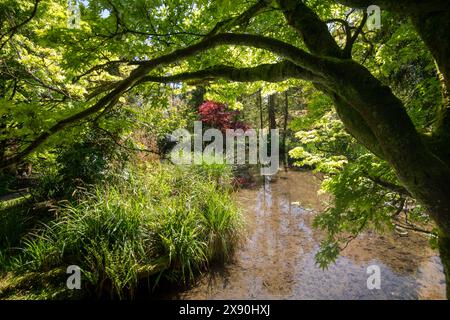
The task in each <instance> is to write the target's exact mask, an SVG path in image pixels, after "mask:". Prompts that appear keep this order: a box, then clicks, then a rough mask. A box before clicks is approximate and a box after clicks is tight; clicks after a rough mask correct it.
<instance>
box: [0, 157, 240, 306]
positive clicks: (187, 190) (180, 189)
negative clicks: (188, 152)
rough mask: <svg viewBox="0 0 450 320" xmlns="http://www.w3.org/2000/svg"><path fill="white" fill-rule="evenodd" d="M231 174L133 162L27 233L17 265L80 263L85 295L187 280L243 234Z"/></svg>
mask: <svg viewBox="0 0 450 320" xmlns="http://www.w3.org/2000/svg"><path fill="white" fill-rule="evenodd" d="M229 177H230V174H229V169H228V167H227V166H221V167H217V166H215V167H214V168H211V167H208V166H207V165H202V166H197V167H185V168H181V167H175V166H171V165H165V164H157V165H156V164H155V165H151V167H146V168H141V169H136V168H134V169H128V170H127V171H124V172H123V173H122V174H121V176H117V177H116V178H115V179H114V180H113V182H111V183H109V184H107V185H104V186H97V187H93V190H91V191H90V192H87V191H83V192H82V195H81V197H80V199H79V200H78V201H77V202H76V203H65V204H63V205H61V206H60V208H59V210H58V211H57V216H58V217H57V218H56V219H55V220H54V221H52V222H51V223H49V224H47V225H43V226H42V227H41V228H40V229H39V230H38V231H37V232H36V233H35V234H34V235H32V236H30V237H28V238H27V240H26V241H25V243H24V245H23V248H22V253H21V254H20V255H18V256H16V257H15V258H14V259H13V262H12V263H11V262H10V264H11V265H12V269H14V270H16V271H20V272H25V273H26V272H44V273H45V272H50V271H52V270H56V269H65V268H67V267H68V266H69V265H78V266H79V267H80V268H81V269H82V274H83V284H84V286H83V289H84V292H85V294H87V295H95V296H97V297H99V298H101V297H111V298H130V297H133V295H134V294H135V290H136V288H137V287H138V285H139V283H140V282H142V281H151V282H152V283H151V286H154V285H156V284H157V282H158V280H159V279H161V278H164V279H167V280H169V281H173V282H178V283H186V282H189V281H191V280H192V279H193V278H194V276H195V274H196V273H198V272H200V271H202V270H204V269H205V267H207V266H208V265H209V264H210V263H212V262H213V261H223V260H226V259H227V258H229V256H230V254H231V252H232V250H233V246H234V245H235V242H236V239H237V238H238V235H237V233H238V231H239V221H240V220H239V214H238V210H237V208H236V207H235V205H234V203H233V199H232V194H231V189H230V188H229V186H228V184H227V182H228V181H229ZM5 259H6V258H5V257H4V256H0V260H5ZM62 285H65V283H64V284H62Z"/></svg>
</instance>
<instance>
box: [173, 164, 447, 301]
mask: <svg viewBox="0 0 450 320" xmlns="http://www.w3.org/2000/svg"><path fill="white" fill-rule="evenodd" d="M318 185H319V181H318V179H317V178H316V177H315V176H314V175H313V174H312V173H309V172H283V173H280V175H279V176H278V177H277V178H276V179H270V178H266V180H265V181H264V183H263V184H262V185H261V186H259V187H255V188H253V189H244V190H241V191H239V194H238V201H239V203H240V204H241V206H242V207H243V208H244V211H245V216H246V220H247V221H246V222H247V228H246V237H245V239H244V241H243V243H242V246H241V248H239V250H238V251H237V253H236V257H235V261H234V262H233V263H231V264H230V265H228V266H227V267H226V268H225V270H221V272H219V273H214V274H208V275H205V276H204V277H203V278H202V279H201V280H200V281H199V283H198V284H197V285H196V286H194V287H193V288H191V289H190V290H188V291H186V292H183V293H181V294H180V295H179V298H183V299H444V298H445V282H444V275H443V271H442V265H441V263H440V259H439V257H438V256H437V253H436V252H435V251H433V250H431V249H430V248H429V247H428V245H427V239H426V238H424V237H423V236H421V235H417V234H409V235H408V236H407V237H400V236H398V235H395V234H389V235H378V234H374V233H365V234H364V235H362V236H361V237H359V238H358V239H356V240H354V241H353V242H352V243H351V244H350V245H349V246H348V248H347V249H346V250H345V251H344V252H343V254H342V255H341V256H340V257H339V258H338V259H337V261H336V263H335V264H333V265H331V266H330V267H329V268H328V269H327V270H321V269H320V268H319V267H318V266H317V265H316V264H315V259H314V256H315V254H316V252H317V250H318V248H319V242H320V239H321V238H322V237H323V234H321V232H319V231H317V230H315V229H313V228H312V221H313V219H314V216H315V215H316V214H317V212H320V211H321V210H323V209H324V204H323V201H324V200H326V198H325V196H321V197H320V196H318V195H317V190H318ZM372 264H375V265H378V266H379V267H380V269H381V289H380V290H368V289H367V286H366V281H367V277H368V275H367V274H366V269H367V267H368V266H369V265H372Z"/></svg>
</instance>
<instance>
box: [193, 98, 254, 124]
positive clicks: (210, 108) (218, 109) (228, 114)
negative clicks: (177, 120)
mask: <svg viewBox="0 0 450 320" xmlns="http://www.w3.org/2000/svg"><path fill="white" fill-rule="evenodd" d="M198 113H199V115H200V120H201V121H202V122H203V123H205V124H207V125H209V126H211V127H213V128H217V129H219V130H221V131H225V130H227V129H242V130H244V131H246V130H248V129H250V127H249V126H248V125H247V124H245V123H243V122H241V121H238V120H237V117H238V115H239V111H236V110H228V108H227V106H226V105H225V104H223V103H220V102H216V101H205V102H203V103H202V104H201V105H200V107H199V109H198Z"/></svg>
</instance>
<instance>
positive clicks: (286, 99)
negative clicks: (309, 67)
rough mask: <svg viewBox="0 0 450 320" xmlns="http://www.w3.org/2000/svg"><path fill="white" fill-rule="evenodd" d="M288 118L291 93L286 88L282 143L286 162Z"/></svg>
mask: <svg viewBox="0 0 450 320" xmlns="http://www.w3.org/2000/svg"><path fill="white" fill-rule="evenodd" d="M288 118H289V95H288V91H287V90H286V91H285V92H284V110H283V141H282V143H281V148H282V150H281V152H282V153H283V154H284V155H285V157H284V159H285V162H286V157H287V155H286V153H287V150H286V140H287V125H288Z"/></svg>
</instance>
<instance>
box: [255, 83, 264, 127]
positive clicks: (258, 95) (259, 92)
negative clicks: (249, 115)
mask: <svg viewBox="0 0 450 320" xmlns="http://www.w3.org/2000/svg"><path fill="white" fill-rule="evenodd" d="M257 100H258V101H257V103H258V109H259V128H260V129H261V130H262V129H263V128H264V119H263V118H264V117H263V105H262V92H261V90H259V91H258V94H257Z"/></svg>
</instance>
